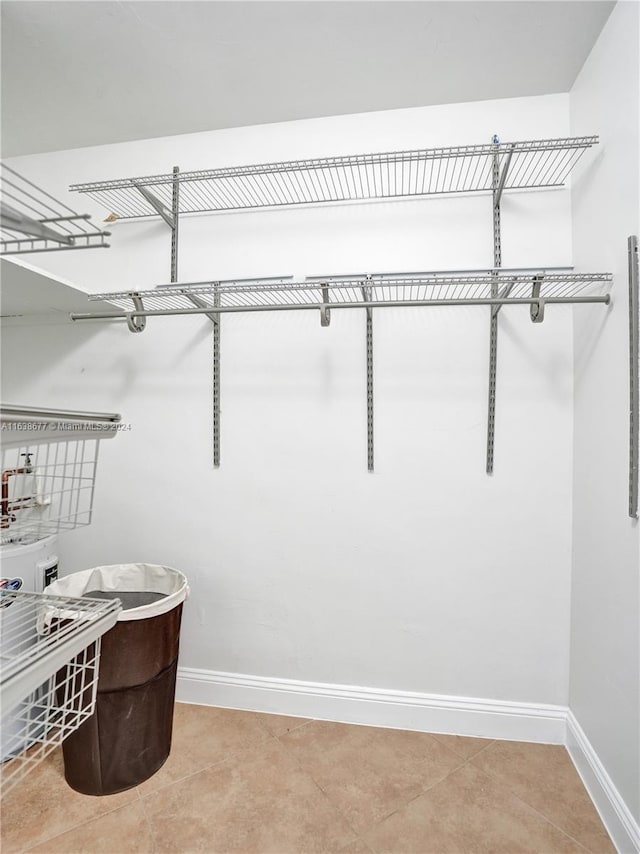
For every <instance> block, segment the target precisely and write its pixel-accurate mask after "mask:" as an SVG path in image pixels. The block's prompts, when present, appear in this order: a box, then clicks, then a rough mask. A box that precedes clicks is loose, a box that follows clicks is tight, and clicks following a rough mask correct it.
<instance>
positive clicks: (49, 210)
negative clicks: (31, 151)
mask: <svg viewBox="0 0 640 854" xmlns="http://www.w3.org/2000/svg"><path fill="white" fill-rule="evenodd" d="M0 185H1V190H2V201H1V202H0V255H20V254H25V253H33V252H52V251H60V250H71V249H96V248H106V247H108V246H109V243H108V242H107V237H109V234H110V233H109V232H108V231H102V230H101V229H99V228H98V227H97V226H95V225H94V224H93V223H92V222H90V216H89V214H79V213H77V212H76V211H74V210H73V209H72V208H70V207H69V206H68V205H66V204H64V202H60V201H58V199H56V198H54V197H53V196H52V195H51V194H50V193H47V192H46V191H45V190H43V189H42V188H40V187H38V186H37V185H36V184H34V183H33V182H32V181H29V180H28V179H27V178H24V177H23V176H22V175H20V174H19V173H18V172H16V171H15V170H14V169H11V168H10V167H9V166H7V165H6V164H4V163H3V164H2V165H1V167H0Z"/></svg>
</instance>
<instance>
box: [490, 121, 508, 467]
mask: <svg viewBox="0 0 640 854" xmlns="http://www.w3.org/2000/svg"><path fill="white" fill-rule="evenodd" d="M493 144H494V152H493V175H492V185H493V198H492V207H493V266H494V268H498V267H501V266H502V243H501V238H500V193H499V189H500V161H499V155H498V152H499V146H500V140H499V139H498V137H497V136H494V138H493ZM504 174H505V176H506V172H505V173H504ZM502 183H503V185H504V181H503V182H502ZM494 279H495V281H494V282H492V284H491V297H492V298H497V297H498V287H499V286H498V276H497V274H494ZM497 364H498V314H497V312H493V311H492V312H491V325H490V328H489V400H488V415H487V474H493V447H494V441H495V423H496V369H497Z"/></svg>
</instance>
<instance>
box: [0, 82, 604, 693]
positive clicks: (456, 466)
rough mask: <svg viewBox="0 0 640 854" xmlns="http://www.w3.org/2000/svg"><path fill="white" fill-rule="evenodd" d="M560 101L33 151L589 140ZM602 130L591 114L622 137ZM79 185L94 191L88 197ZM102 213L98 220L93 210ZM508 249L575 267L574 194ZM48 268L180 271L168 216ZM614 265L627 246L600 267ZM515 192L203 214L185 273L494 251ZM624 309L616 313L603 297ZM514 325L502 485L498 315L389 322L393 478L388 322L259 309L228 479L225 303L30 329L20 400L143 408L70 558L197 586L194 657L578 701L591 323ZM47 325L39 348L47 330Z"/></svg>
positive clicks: (509, 340) (39, 171) (97, 159)
mask: <svg viewBox="0 0 640 854" xmlns="http://www.w3.org/2000/svg"><path fill="white" fill-rule="evenodd" d="M568 120H569V113H568V96H563V95H560V96H558V95H556V96H545V97H540V98H524V99H514V100H504V101H494V102H485V103H474V104H461V105H451V106H446V107H435V108H426V109H417V110H403V111H396V112H392V113H377V114H369V115H361V116H348V117H341V118H334V119H326V120H313V121H303V122H295V123H289V124H284V125H272V126H262V127H258V128H244V129H237V130H230V131H217V132H213V133H207V134H198V135H194V136H184V137H173V138H169V139H162V140H149V141H147V142H144V143H129V144H122V145H114V146H108V147H104V148H93V149H83V150H81V151H76V152H60V153H57V154H52V155H47V156H42V157H34V158H22V159H21V160H14V161H12V163H13V165H14V166H15V168H18V169H19V170H21V171H23V172H24V173H25V174H28V175H29V177H30V178H32V179H33V180H36V181H39V182H41V183H42V184H44V185H45V186H46V187H47V188H48V189H49V190H50V191H52V192H54V193H56V192H58V191H60V192H62V193H64V189H65V187H66V185H67V184H69V183H72V182H76V181H87V180H97V179H100V178H112V177H118V176H121V175H129V174H130V175H136V174H145V173H154V172H166V171H170V169H171V167H172V166H173V165H174V164H179V165H180V166H181V168H182V169H193V168H200V167H207V166H211V167H214V166H218V165H219V166H222V165H233V164H241V163H243V162H248V163H251V162H259V161H268V160H276V159H287V158H295V157H306V156H313V155H318V156H322V155H330V154H340V153H353V152H358V151H363V152H366V151H376V150H385V149H401V148H411V147H421V146H431V145H439V144H466V143H476V142H486V141H488V140H490V139H491V135H492V134H493V133H494V132H498V133H499V134H500V135H501V137H502V138H503V139H504V140H509V139H516V140H517V139H526V138H536V137H549V136H564V135H566V134H568V129H569V128H568ZM597 130H598V129H597V128H591V129H589V132H596V131H597ZM82 201H83V200H82V199H80V201H78V199H77V198H74V199H73V202H74V204H81V203H82ZM87 209H88V210H98V209H97V208H95V207H94V206H92V205H88V206H87ZM503 223H504V235H503V263H504V265H505V266H516V265H554V264H555V265H561V264H569V263H570V262H571V210H570V194H569V192H568V191H566V190H561V191H546V192H536V193H520V194H514V195H509V196H506V197H505V199H504V205H503ZM63 255H64V254H61V255H58V256H55V257H54V256H46V259H45V257H44V256H42V264H43V265H44V264H46V265H47V267H48V268H49V269H50V270H52V271H53V272H57V273H59V274H61V275H64V276H66V277H67V278H69V279H71V280H75V281H78V282H79V283H80V284H81V285H82V286H83V287H85V288H86V289H87V290H91V291H93V292H100V291H102V290H113V289H124V288H132V287H150V286H153V285H154V284H156V283H158V282H164V281H167V279H168V260H169V240H168V231H167V229H166V226H164V224H163V223H161V222H150V223H138V224H132V223H118V224H117V225H116V226H115V227H114V239H113V248H112V249H111V250H108V251H103V250H97V251H96V252H93V253H92V252H84V253H67V254H66V255H64V257H63ZM598 261H599V264H598V266H600V264H601V261H602V259H598ZM491 262H492V237H491V201H490V198H489V197H486V196H485V197H477V198H457V199H441V200H436V199H431V200H426V201H425V200H422V201H411V202H403V203H394V202H389V203H381V204H371V205H356V206H336V207H331V208H324V209H321V210H319V209H315V210H314V209H307V210H289V211H272V212H263V213H244V214H227V215H218V216H210V217H192V218H185V219H184V220H183V223H182V225H181V262H180V266H181V276H180V277H181V279H182V280H189V279H191V280H193V279H198V278H207V277H228V276H251V275H277V274H283V273H293V274H296V275H305V274H313V273H323V272H355V271H380V270H389V271H402V270H412V269H413V270H425V269H426V270H428V269H439V268H455V269H459V268H465V267H474V266H478V265H480V266H488V265H490V264H491ZM586 310H587V311H588V312H589V313H593V314H594V315H595V316H596V318H597V322H602V320H603V316H604V309H602V308H601V307H600V308H598V307H595V308H594V307H590V308H587V309H586ZM547 315H548V316H547V319H546V320H545V322H544V324H540V325H532V324H531V323H530V321H529V317H528V312H527V310H526V308H513V309H510V310H509V309H506V310H504V311H503V312H502V313H501V315H500V343H499V364H498V409H497V430H496V432H497V437H496V441H497V445H496V464H495V475H494V476H493V477H487V476H486V474H485V473H484V454H485V441H486V435H485V431H486V397H487V382H488V378H487V368H488V331H489V316H488V310H486V309H478V308H455V309H454V308H447V309H438V310H436V309H428V310H423V311H420V310H410V311H406V310H401V309H389V310H385V311H384V312H383V311H378V312H376V313H375V317H374V328H375V401H376V415H375V433H376V472H375V474H369V473H368V472H367V469H366V406H365V319H364V316H361V314H360V313H359V312H358V313H355V312H352V313H346V312H345V313H343V314H340V313H339V312H334V316H333V317H332V322H331V326H330V327H329V328H328V329H323V328H321V327H320V322H319V317H318V316H316V315H315V313H313V314H312V313H309V312H306V313H301V314H299V315H297V314H296V315H294V314H292V313H283V314H264V315H260V316H249V315H235V316H228V317H225V318H224V321H223V329H222V364H223V367H222V377H223V379H222V467H221V468H220V470H218V471H214V470H213V469H212V467H211V367H210V363H211V335H210V326H209V322H208V321H207V320H205V319H200V318H173V319H159V320H156V321H155V322H152V321H150V322H149V324H148V329H147V331H145V332H144V333H143V334H141V335H132V334H130V333H129V332H128V331H127V330H126V328H124V327H123V326H120V325H90V324H84V325H81V324H75V325H71V324H59V323H58V324H56V323H49V322H47V321H45V322H43V323H41V324H39V325H37V326H36V325H33V322H32V321H26V320H22V321H19V320H18V321H15V320H14V321H11V322H10V323H9V324H7V327H6V329H5V335H4V340H3V343H4V346H5V355H6V359H5V360H4V366H5V367H4V370H5V374H4V378H3V384H4V388H3V392H4V396H5V397H6V398H7V399H10V400H12V401H16V402H24V403H26V404H38V405H46V404H52V405H53V404H55V405H57V406H64V407H70V408H72V407H74V406H75V407H82V408H85V409H91V408H96V409H101V410H116V411H120V412H122V414H123V417H124V420H125V421H126V422H129V423H130V424H131V430H130V432H124V433H123V434H122V435H121V436H118V437H117V438H116V439H115V440H114V441H113V442H109V443H108V444H107V445H106V446H105V447H104V450H103V454H102V464H101V470H100V472H99V478H98V488H97V496H96V506H95V521H94V524H93V525H92V527H91V528H89V529H86V530H82V531H76V532H73V533H70V534H68V535H66V536H64V537H63V538H62V539H61V542H62V556H63V559H64V561H65V567H66V569H67V570H68V571H71V570H75V569H80V568H82V567H86V566H89V565H95V564H102V563H109V562H118V561H137V560H145V561H156V562H164V563H167V564H173V565H175V566H178V567H179V568H181V569H182V570H184V571H185V572H186V573H187V575H188V576H189V580H190V584H191V589H192V598H191V599H190V601H189V602H188V605H187V607H186V610H185V622H184V631H183V646H182V659H181V661H182V664H183V666H185V667H191V668H203V669H210V670H216V671H226V672H235V673H241V674H242V673H245V674H254V675H258V676H260V675H262V676H268V677H277V678H285V679H286V678H289V679H303V680H309V681H318V682H325V683H341V684H343V685H344V684H346V685H366V686H371V687H381V688H389V689H398V690H414V691H423V692H429V693H438V694H451V695H456V696H470V697H488V698H495V699H504V700H510V701H522V702H538V703H557V704H566V702H567V688H568V640H569V592H570V588H569V584H570V547H571V543H570V537H571V485H572V417H573V404H572V370H573V365H572V343H571V342H572V323H573V318H572V312H571V309H570V308H568V307H557V308H555V309H553V310H552V309H550V310H548V312H547ZM27 341H28V346H25V342H27Z"/></svg>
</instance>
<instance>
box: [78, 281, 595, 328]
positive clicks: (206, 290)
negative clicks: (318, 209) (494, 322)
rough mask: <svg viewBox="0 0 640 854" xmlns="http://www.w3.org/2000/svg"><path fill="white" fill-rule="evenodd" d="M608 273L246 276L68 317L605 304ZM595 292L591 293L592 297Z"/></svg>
mask: <svg viewBox="0 0 640 854" xmlns="http://www.w3.org/2000/svg"><path fill="white" fill-rule="evenodd" d="M609 282H611V274H609V273H573V272H572V273H567V272H562V273H557V272H556V273H553V272H545V271H540V270H538V271H535V272H533V271H521V270H519V271H510V270H505V269H501V270H487V271H479V272H463V273H451V272H443V273H405V274H376V275H366V274H363V275H360V276H353V275H350V276H327V277H319V276H316V277H310V278H307V279H305V280H304V281H294V280H293V279H292V278H285V277H283V278H277V279H273V278H270V279H252V280H242V281H238V280H235V281H219V282H199V283H190V284H181V285H162V286H159V287H157V288H154V289H153V290H145V291H121V292H117V293H107V294H96V295H93V296H91V297H89V299H90V300H108V301H109V302H111V303H113V304H114V305H115V306H116V307H118V308H119V309H120V311H119V312H107V313H102V312H101V313H100V314H90V313H88V314H74V315H72V317H73V318H74V319H75V320H81V319H95V318H100V317H102V318H108V317H112V318H118V317H120V318H126V317H127V316H129V319H131V317H132V316H140V317H144V316H148V315H154V314H160V315H162V314H206V313H207V312H210V313H213V314H215V313H216V312H222V313H224V312H242V311H283V310H303V309H319V310H323V309H326V307H327V306H330V307H331V308H376V307H379V308H382V307H386V306H388V307H391V306H420V305H425V306H428V305H459V304H476V305H485V304H489V305H491V304H504V305H506V304H509V303H512V304H531V303H532V302H537V301H539V300H544V301H546V302H548V303H564V302H566V303H576V302H582V301H585V302H607V301H608V296H607V295H606V294H605V293H604V291H605V290H606V286H607V284H608V283H609ZM594 291H595V293H594Z"/></svg>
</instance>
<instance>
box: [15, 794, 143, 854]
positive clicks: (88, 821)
mask: <svg viewBox="0 0 640 854" xmlns="http://www.w3.org/2000/svg"><path fill="white" fill-rule="evenodd" d="M86 797H91V796H90V795H87V796H86ZM134 803H136V801H131V802H130V803H127V804H121V805H120V806H119V807H114V808H113V809H109V810H107V811H106V812H102V813H100V814H99V815H94V816H91V818H87V819H85V820H84V821H79V822H78V823H77V824H72V825H70V826H69V827H65V829H64V830H61V831H60V833H54V834H53V835H52V836H47V837H45V838H43V839H40V840H38V842H34V843H33V845H29V846H28V847H27V848H20V849H19V850H17V851H15V852H12V854H28V852H29V851H33V849H34V848H37V847H38V846H39V845H45V844H46V843H47V842H53V840H54V839H58V838H59V837H60V836H64V835H65V833H70V832H71V831H72V830H78V828H80V827H84V825H85V824H91V822H93V821H98V819H101V818H104V817H105V816H107V815H111V813H114V812H117V811H118V810H121V809H125V808H126V807H130V806H132V805H133V804H134Z"/></svg>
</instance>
